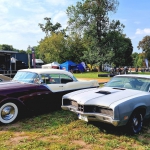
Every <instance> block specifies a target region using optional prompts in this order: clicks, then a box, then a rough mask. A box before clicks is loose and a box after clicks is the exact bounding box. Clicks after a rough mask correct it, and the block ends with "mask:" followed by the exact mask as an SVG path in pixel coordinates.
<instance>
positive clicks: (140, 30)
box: [135, 28, 150, 34]
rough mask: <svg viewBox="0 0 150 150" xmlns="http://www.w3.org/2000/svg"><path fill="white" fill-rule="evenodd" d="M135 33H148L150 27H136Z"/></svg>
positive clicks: (149, 32)
mask: <svg viewBox="0 0 150 150" xmlns="http://www.w3.org/2000/svg"><path fill="white" fill-rule="evenodd" d="M135 34H150V28H145V29H143V30H142V29H136V33H135Z"/></svg>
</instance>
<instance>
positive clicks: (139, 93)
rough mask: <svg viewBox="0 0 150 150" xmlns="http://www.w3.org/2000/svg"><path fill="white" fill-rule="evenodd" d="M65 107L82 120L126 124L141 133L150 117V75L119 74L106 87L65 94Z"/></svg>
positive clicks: (115, 124) (63, 104)
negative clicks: (144, 120)
mask: <svg viewBox="0 0 150 150" xmlns="http://www.w3.org/2000/svg"><path fill="white" fill-rule="evenodd" d="M61 107H62V109H64V110H70V111H72V112H74V113H76V114H77V115H78V118H79V119H81V120H84V121H102V122H105V123H110V124H113V125H114V126H123V125H126V126H127V127H128V129H129V131H130V132H132V133H134V134H136V133H139V132H140V131H141V129H142V125H143V119H144V118H148V117H150V75H132V74H130V75H129V74H128V75H117V76H115V77H113V78H112V79H111V80H110V81H109V82H108V83H107V84H105V85H104V87H102V88H94V89H85V90H79V91H76V92H71V93H69V94H66V95H64V96H63V98H62V106H61Z"/></svg>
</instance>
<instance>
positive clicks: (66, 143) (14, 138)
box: [0, 110, 150, 150]
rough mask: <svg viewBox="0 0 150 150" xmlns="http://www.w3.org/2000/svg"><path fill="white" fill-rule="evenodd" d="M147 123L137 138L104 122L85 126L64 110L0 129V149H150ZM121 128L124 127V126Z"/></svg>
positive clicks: (148, 125) (85, 124)
mask: <svg viewBox="0 0 150 150" xmlns="http://www.w3.org/2000/svg"><path fill="white" fill-rule="evenodd" d="M149 127H150V122H149V121H148V122H147V123H146V125H144V129H143V131H142V132H141V134H139V135H134V136H130V135H127V134H126V132H125V131H124V130H123V128H120V127H113V126H111V125H108V124H106V123H105V124H104V123H93V122H91V123H87V122H84V121H81V120H78V118H77V115H76V114H74V113H72V112H69V111H64V110H59V111H54V112H49V113H47V114H43V115H39V116H33V117H30V118H24V119H22V120H20V121H18V122H16V123H13V124H10V125H1V126H0V149H1V150H8V149H10V150H29V149H33V150H81V149H90V150H106V149H107V150H114V149H136V150H146V149H147V150H148V149H150V142H149ZM124 128H125V127H124Z"/></svg>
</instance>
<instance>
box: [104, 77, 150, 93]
mask: <svg viewBox="0 0 150 150" xmlns="http://www.w3.org/2000/svg"><path fill="white" fill-rule="evenodd" d="M105 87H114V88H126V89H133V90H140V91H147V92H148V91H149V90H150V89H149V88H150V80H149V79H146V78H140V77H139V78H138V77H128V76H126V77H120V76H116V77H113V78H112V79H111V80H110V81H109V82H108V83H106V84H105Z"/></svg>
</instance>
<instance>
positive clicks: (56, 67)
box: [42, 62, 60, 69]
mask: <svg viewBox="0 0 150 150" xmlns="http://www.w3.org/2000/svg"><path fill="white" fill-rule="evenodd" d="M59 66H60V64H59V63H58V62H52V63H49V64H45V65H42V68H43V69H51V68H55V69H59Z"/></svg>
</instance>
